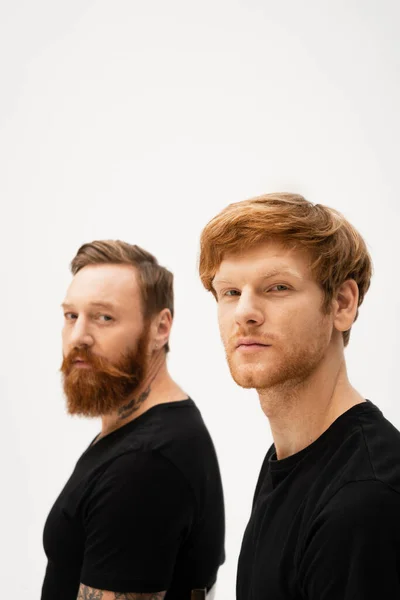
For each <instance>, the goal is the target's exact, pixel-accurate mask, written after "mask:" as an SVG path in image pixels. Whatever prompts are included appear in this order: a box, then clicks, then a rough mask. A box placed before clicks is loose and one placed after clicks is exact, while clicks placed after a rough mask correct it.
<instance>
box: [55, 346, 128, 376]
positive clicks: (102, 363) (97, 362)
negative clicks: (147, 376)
mask: <svg viewBox="0 0 400 600" xmlns="http://www.w3.org/2000/svg"><path fill="white" fill-rule="evenodd" d="M122 358H123V357H122ZM78 359H80V360H83V361H84V362H86V363H88V364H89V365H90V366H91V367H92V368H93V369H94V370H95V371H97V372H98V373H105V374H107V375H109V376H110V377H115V378H122V379H126V380H132V381H134V380H135V379H136V377H135V375H132V373H129V372H127V371H124V370H123V369H121V368H120V367H118V366H116V365H115V364H113V363H111V362H110V361H109V360H107V359H106V358H103V357H102V356H98V355H96V354H93V352H92V351H91V350H90V349H89V348H73V349H72V350H71V351H70V352H69V354H68V355H67V356H64V357H63V362H62V365H61V368H60V371H61V373H63V374H64V375H67V376H68V375H69V374H70V373H71V371H72V369H73V367H74V363H75V362H76V361H77V360H78Z"/></svg>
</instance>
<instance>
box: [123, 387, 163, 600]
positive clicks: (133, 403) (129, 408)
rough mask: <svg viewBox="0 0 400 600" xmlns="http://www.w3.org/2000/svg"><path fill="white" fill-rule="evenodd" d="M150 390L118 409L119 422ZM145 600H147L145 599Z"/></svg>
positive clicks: (135, 409) (130, 412)
mask: <svg viewBox="0 0 400 600" xmlns="http://www.w3.org/2000/svg"><path fill="white" fill-rule="evenodd" d="M150 390H151V388H150V386H149V387H148V388H147V390H145V391H144V392H142V393H141V394H140V396H139V398H137V399H136V398H133V399H132V400H131V401H130V402H128V404H125V405H124V406H121V408H119V409H118V414H119V420H120V421H122V420H123V419H126V418H127V417H130V416H131V415H132V414H133V413H134V412H136V411H137V410H138V408H139V407H140V405H141V404H142V403H143V402H144V401H145V400H146V398H147V397H148V395H149V394H150ZM144 600H147V599H146V598H145V599H144ZM157 600H158V599H157Z"/></svg>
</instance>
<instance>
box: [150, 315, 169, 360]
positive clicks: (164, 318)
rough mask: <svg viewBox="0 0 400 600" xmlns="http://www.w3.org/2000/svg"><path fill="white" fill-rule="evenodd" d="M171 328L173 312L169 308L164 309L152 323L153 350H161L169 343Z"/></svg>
mask: <svg viewBox="0 0 400 600" xmlns="http://www.w3.org/2000/svg"><path fill="white" fill-rule="evenodd" d="M171 327H172V315H171V311H170V310H169V308H164V309H163V310H162V311H161V312H159V313H158V315H157V316H156V317H154V320H153V323H152V336H151V337H152V350H160V349H161V348H163V347H164V346H165V345H166V344H167V343H168V340H169V336H170V333H171Z"/></svg>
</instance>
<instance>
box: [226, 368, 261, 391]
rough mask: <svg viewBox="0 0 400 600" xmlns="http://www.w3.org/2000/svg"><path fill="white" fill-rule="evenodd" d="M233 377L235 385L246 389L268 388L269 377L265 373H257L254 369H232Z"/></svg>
mask: <svg viewBox="0 0 400 600" xmlns="http://www.w3.org/2000/svg"><path fill="white" fill-rule="evenodd" d="M231 375H232V378H233V380H234V381H235V383H237V384H238V385H239V386H240V387H242V388H245V389H260V388H265V387H268V380H269V377H268V376H267V375H266V374H265V373H260V372H255V371H254V370H253V369H249V368H245V369H240V368H235V369H232V368H231Z"/></svg>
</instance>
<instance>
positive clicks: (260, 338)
mask: <svg viewBox="0 0 400 600" xmlns="http://www.w3.org/2000/svg"><path fill="white" fill-rule="evenodd" d="M240 338H254V339H255V340H257V342H258V343H259V344H266V345H268V344H270V343H271V342H274V341H275V340H276V336H275V335H272V334H270V333H268V334H266V333H260V332H259V331H255V330H253V329H247V330H246V329H239V330H238V331H237V332H236V333H234V334H232V335H231V336H230V337H229V338H228V347H229V348H236V346H237V343H238V341H239V339H240Z"/></svg>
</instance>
